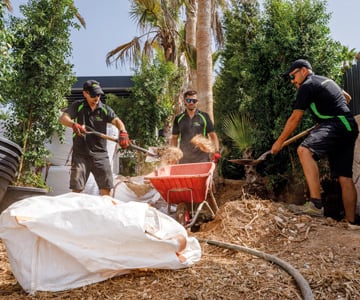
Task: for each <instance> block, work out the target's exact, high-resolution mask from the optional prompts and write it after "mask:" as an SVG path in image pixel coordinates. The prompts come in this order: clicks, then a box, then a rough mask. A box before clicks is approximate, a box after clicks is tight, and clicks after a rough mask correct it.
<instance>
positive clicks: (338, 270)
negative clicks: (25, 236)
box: [0, 185, 360, 300]
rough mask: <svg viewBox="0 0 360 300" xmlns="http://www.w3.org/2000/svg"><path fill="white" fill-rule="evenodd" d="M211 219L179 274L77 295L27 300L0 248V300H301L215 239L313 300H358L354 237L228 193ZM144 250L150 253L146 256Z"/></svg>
mask: <svg viewBox="0 0 360 300" xmlns="http://www.w3.org/2000/svg"><path fill="white" fill-rule="evenodd" d="M215 197H216V198H217V200H218V203H219V204H220V209H219V211H218V212H217V214H216V217H215V219H214V220H212V221H210V222H208V223H205V224H202V225H201V228H200V230H199V231H198V232H195V233H192V232H189V235H193V236H196V237H197V238H198V239H199V240H200V241H202V242H201V245H202V250H203V256H202V259H201V260H200V261H199V262H198V263H196V264H194V265H193V266H192V267H190V268H188V269H183V270H153V269H146V270H136V271H133V272H132V273H131V274H128V275H125V276H121V277H116V278H112V279H109V280H107V281H104V282H101V283H97V284H93V285H89V286H85V287H82V288H78V289H74V290H70V291H63V292H56V293H49V292H38V293H37V294H36V296H28V295H26V293H25V292H24V291H23V290H22V289H21V287H20V286H19V285H18V284H17V282H16V279H15V278H14V276H13V274H12V272H11V269H10V266H9V263H8V260H7V255H6V252H5V249H4V246H3V244H2V243H0V299H174V300H177V299H187V300H190V299H194V300H195V299H302V296H301V292H300V289H299V287H298V286H297V284H296V282H295V280H294V279H293V277H292V276H290V275H289V274H288V273H287V272H286V271H285V270H284V269H282V268H281V267H279V266H278V265H276V264H273V263H270V262H269V261H267V260H264V259H261V258H258V257H255V256H252V255H249V254H247V253H244V252H239V251H234V250H229V249H225V248H221V247H217V246H213V245H209V244H208V243H206V242H205V241H206V240H215V241H220V242H224V243H232V244H236V245H241V246H245V247H248V248H251V249H256V250H259V251H262V252H264V253H267V254H271V255H274V256H276V257H278V258H279V259H281V260H283V261H286V262H287V263H289V264H290V265H291V266H293V267H294V268H296V269H297V270H298V271H299V272H300V273H301V274H302V276H303V277H304V278H305V279H306V281H307V282H308V283H309V285H310V287H311V290H312V293H313V295H314V298H315V299H326V300H328V299H360V231H350V230H348V229H347V228H346V226H345V223H342V222H336V221H334V220H332V219H329V218H312V217H310V216H305V215H302V216H299V215H294V214H293V213H292V212H290V211H289V210H288V209H287V207H286V205H285V204H284V203H277V202H273V201H270V200H260V199H255V198H253V197H251V196H248V195H244V194H243V193H242V192H241V189H239V188H236V187H235V186H233V185H231V186H224V187H221V188H220V189H218V191H217V193H216V194H215ZM149 251H150V250H149Z"/></svg>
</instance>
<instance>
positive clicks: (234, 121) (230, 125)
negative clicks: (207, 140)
mask: <svg viewBox="0 0 360 300" xmlns="http://www.w3.org/2000/svg"><path fill="white" fill-rule="evenodd" d="M223 129H224V133H225V134H226V135H227V136H228V137H229V138H230V139H232V140H233V142H234V144H235V146H236V147H238V148H240V150H246V149H249V148H250V147H251V146H252V145H253V142H254V137H253V134H252V133H253V124H252V122H251V120H250V118H249V117H248V116H247V115H240V114H237V113H232V114H229V115H228V116H226V117H225V118H224V121H223Z"/></svg>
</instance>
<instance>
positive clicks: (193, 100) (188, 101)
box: [185, 98, 198, 104]
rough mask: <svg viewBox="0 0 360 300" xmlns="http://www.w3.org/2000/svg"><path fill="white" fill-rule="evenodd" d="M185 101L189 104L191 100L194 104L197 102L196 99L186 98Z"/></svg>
mask: <svg viewBox="0 0 360 300" xmlns="http://www.w3.org/2000/svg"><path fill="white" fill-rule="evenodd" d="M185 101H186V103H188V104H190V103H191V102H192V103H194V104H195V103H196V102H198V99H193V98H186V99H185Z"/></svg>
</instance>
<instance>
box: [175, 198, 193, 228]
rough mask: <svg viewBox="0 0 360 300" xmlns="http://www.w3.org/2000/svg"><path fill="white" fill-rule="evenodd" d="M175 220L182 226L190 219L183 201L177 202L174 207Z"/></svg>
mask: <svg viewBox="0 0 360 300" xmlns="http://www.w3.org/2000/svg"><path fill="white" fill-rule="evenodd" d="M176 221H178V222H179V223H180V224H181V225H183V226H186V224H188V223H189V221H190V214H189V211H188V209H187V207H186V203H184V202H182V203H179V204H178V205H177V207H176Z"/></svg>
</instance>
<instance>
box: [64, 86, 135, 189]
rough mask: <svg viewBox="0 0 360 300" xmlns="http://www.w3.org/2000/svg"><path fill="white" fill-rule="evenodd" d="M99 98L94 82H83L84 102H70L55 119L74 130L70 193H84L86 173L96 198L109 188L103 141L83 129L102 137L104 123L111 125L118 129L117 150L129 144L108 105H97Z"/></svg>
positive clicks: (109, 165) (109, 182)
mask: <svg viewBox="0 0 360 300" xmlns="http://www.w3.org/2000/svg"><path fill="white" fill-rule="evenodd" d="M101 95H104V92H103V90H102V88H101V86H100V84H99V83H98V82H97V81H95V80H88V81H86V82H85V83H84V85H83V96H84V98H85V99H84V100H80V101H76V102H74V103H72V104H71V105H70V106H69V107H68V108H67V109H66V110H65V111H64V112H63V114H62V115H61V116H60V118H59V122H60V123H61V124H62V125H64V126H68V127H71V128H72V129H73V131H74V134H73V149H72V150H73V151H72V160H71V174H70V189H72V191H73V192H77V193H80V192H81V191H83V190H84V188H85V185H86V182H87V180H88V178H89V175H90V172H91V173H92V174H93V175H94V178H95V181H96V183H97V185H98V187H99V190H100V195H110V191H111V189H112V188H113V174H112V170H111V164H110V161H109V155H108V152H107V147H106V140H105V139H103V138H101V137H99V136H98V135H94V134H89V135H88V134H87V130H86V129H88V128H92V129H93V130H95V131H97V132H99V133H102V134H106V129H107V123H111V124H113V125H114V126H116V128H117V129H118V130H119V145H120V147H121V148H127V147H128V146H129V145H130V140H129V136H128V134H127V132H126V129H125V125H124V123H123V122H122V121H121V120H120V119H119V117H117V116H116V114H115V113H114V111H113V110H112V109H111V108H110V107H109V106H108V105H106V104H104V103H103V102H101V100H100V98H101ZM85 128H86V129H85ZM90 133H91V132H90Z"/></svg>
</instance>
